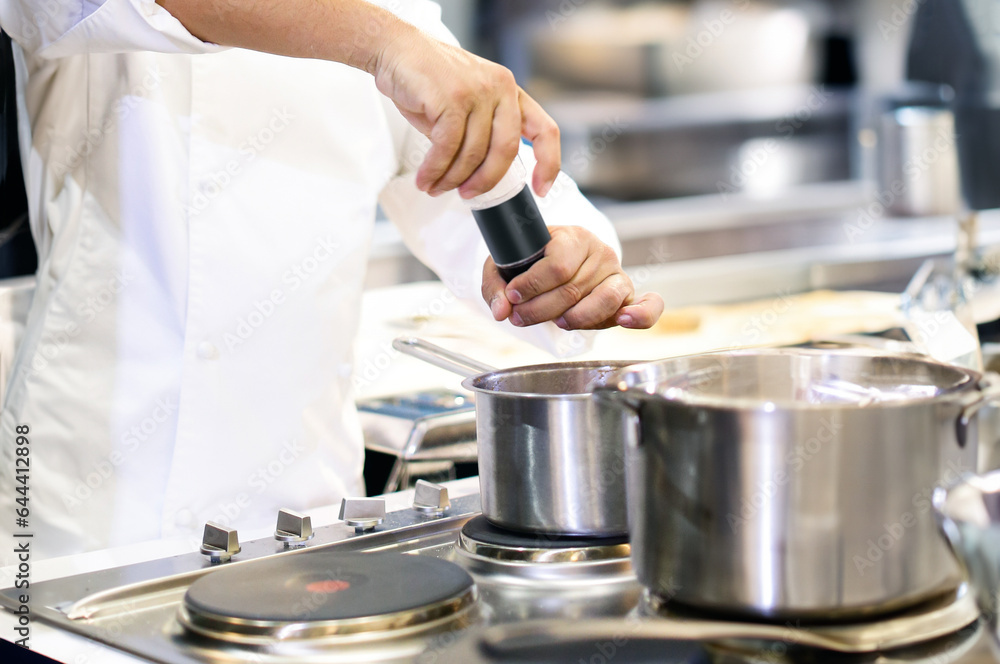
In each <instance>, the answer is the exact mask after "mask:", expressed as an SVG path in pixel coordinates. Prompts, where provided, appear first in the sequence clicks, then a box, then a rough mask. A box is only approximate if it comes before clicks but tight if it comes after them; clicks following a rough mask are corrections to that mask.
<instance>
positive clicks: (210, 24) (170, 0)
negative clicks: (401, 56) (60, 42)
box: [156, 0, 417, 73]
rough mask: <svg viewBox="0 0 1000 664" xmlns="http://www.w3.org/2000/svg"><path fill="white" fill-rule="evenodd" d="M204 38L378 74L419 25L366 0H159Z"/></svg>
mask: <svg viewBox="0 0 1000 664" xmlns="http://www.w3.org/2000/svg"><path fill="white" fill-rule="evenodd" d="M156 2H157V4H159V5H160V6H162V7H163V8H164V9H166V10H167V11H168V12H170V13H171V14H172V15H173V16H174V17H175V18H177V20H179V21H180V22H181V23H182V24H183V25H184V27H185V28H186V29H187V30H188V31H189V32H190V33H191V34H193V35H195V36H196V37H198V38H199V39H202V40H203V41H207V42H212V43H216V44H221V45H223V46H237V47H241V48H248V49H252V50H255V51H264V52H267V53H274V54H277V55H288V56H293V57H301V58H317V59H322V60H332V61H335V62H342V63H344V64H347V65H350V66H352V67H356V68H358V69H362V70H364V71H367V72H369V73H375V69H376V67H377V64H378V58H379V56H380V54H381V53H382V51H383V49H384V47H385V45H386V44H388V43H390V42H391V41H392V40H393V39H396V38H399V37H401V36H404V35H406V34H408V33H411V32H416V31H417V29H416V28H414V27H413V26H411V25H410V24H408V23H406V22H404V21H402V20H400V19H399V18H397V17H396V16H395V15H393V14H392V13H391V12H389V11H386V10H385V9H382V8H381V7H378V6H376V5H373V4H371V3H369V2H365V1H364V0H156Z"/></svg>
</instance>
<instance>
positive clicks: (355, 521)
mask: <svg viewBox="0 0 1000 664" xmlns="http://www.w3.org/2000/svg"><path fill="white" fill-rule="evenodd" d="M340 519H341V520H342V521H344V522H345V523H346V524H347V525H349V526H354V530H355V532H358V533H363V532H365V531H366V530H374V529H375V526H377V525H378V524H380V523H382V522H383V521H384V520H385V500H384V499H382V498H344V499H343V500H341V501H340Z"/></svg>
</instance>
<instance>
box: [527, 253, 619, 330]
mask: <svg viewBox="0 0 1000 664" xmlns="http://www.w3.org/2000/svg"><path fill="white" fill-rule="evenodd" d="M613 271H614V270H612V269H609V266H608V265H607V264H606V263H603V262H602V260H601V255H600V253H599V252H595V253H592V254H590V255H588V256H587V257H586V259H585V260H584V262H583V265H581V266H580V269H579V270H577V272H576V274H575V275H573V278H572V279H570V280H569V281H567V282H566V283H564V284H562V285H561V286H558V287H556V288H554V289H552V290H550V291H548V292H546V293H542V294H541V295H538V296H536V297H533V298H531V299H530V300H528V301H527V302H525V303H523V304H518V305H515V306H514V308H513V311H512V312H511V316H510V322H511V323H512V324H514V325H517V326H518V327H521V326H528V325H535V324H537V323H543V322H545V321H548V320H556V319H557V318H559V317H560V316H562V315H563V314H564V313H566V310H567V309H569V308H570V307H572V306H574V305H576V304H577V303H578V302H580V301H581V300H582V299H583V298H585V297H586V296H587V295H589V294H590V293H591V291H593V290H594V289H595V288H596V287H597V286H599V285H600V284H601V282H603V281H604V280H605V279H606V278H607V277H608V276H609V275H610V274H611V273H612V272H613ZM619 304H621V303H620V302H619Z"/></svg>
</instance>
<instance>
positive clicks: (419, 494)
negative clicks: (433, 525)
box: [413, 480, 451, 515]
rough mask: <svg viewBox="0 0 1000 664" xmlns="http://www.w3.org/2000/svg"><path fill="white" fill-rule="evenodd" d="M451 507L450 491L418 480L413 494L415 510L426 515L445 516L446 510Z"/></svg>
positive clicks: (438, 485)
mask: <svg viewBox="0 0 1000 664" xmlns="http://www.w3.org/2000/svg"><path fill="white" fill-rule="evenodd" d="M449 507H451V501H450V500H448V489H447V488H445V487H443V486H441V485H440V484H432V483H431V482H425V481H424V480H417V486H416V488H415V490H414V492H413V509H415V510H417V511H418V512H423V513H425V514H434V515H439V514H444V512H445V510H447V509H448V508H449Z"/></svg>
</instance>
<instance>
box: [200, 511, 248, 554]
mask: <svg viewBox="0 0 1000 664" xmlns="http://www.w3.org/2000/svg"><path fill="white" fill-rule="evenodd" d="M201 552H202V553H203V554H205V555H206V556H208V557H209V559H210V560H211V561H212V562H213V563H224V562H227V561H228V560H229V559H230V558H232V557H233V556H234V555H236V554H237V553H239V552H240V538H239V535H237V533H236V529H235V528H227V527H225V526H220V525H219V524H217V523H212V522H211V521H209V522H208V523H206V524H205V531H204V533H203V534H202V537H201Z"/></svg>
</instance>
